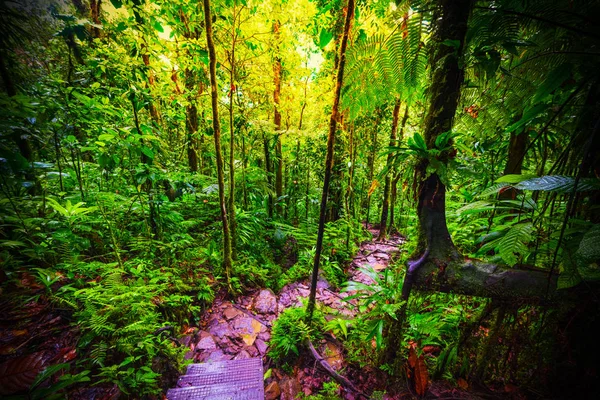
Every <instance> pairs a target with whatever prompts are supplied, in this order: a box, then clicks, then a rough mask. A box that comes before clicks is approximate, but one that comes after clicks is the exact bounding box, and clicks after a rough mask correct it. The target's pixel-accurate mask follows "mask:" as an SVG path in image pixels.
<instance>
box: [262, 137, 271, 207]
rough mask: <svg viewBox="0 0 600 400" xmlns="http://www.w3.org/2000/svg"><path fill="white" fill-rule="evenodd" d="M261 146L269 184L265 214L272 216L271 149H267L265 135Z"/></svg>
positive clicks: (267, 142) (267, 141) (267, 143)
mask: <svg viewBox="0 0 600 400" xmlns="http://www.w3.org/2000/svg"><path fill="white" fill-rule="evenodd" d="M263 148H264V151H265V172H266V174H267V183H268V184H269V197H268V198H267V215H268V216H269V218H273V195H272V194H271V188H272V185H273V182H272V181H273V179H272V175H273V173H272V172H271V167H272V164H271V151H270V149H269V138H268V136H267V135H264V136H263Z"/></svg>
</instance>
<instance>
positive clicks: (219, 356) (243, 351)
mask: <svg viewBox="0 0 600 400" xmlns="http://www.w3.org/2000/svg"><path fill="white" fill-rule="evenodd" d="M371 234H372V235H373V237H376V235H377V231H375V230H371ZM403 242H404V239H403V238H402V237H400V236H392V237H390V238H389V239H388V240H385V241H381V242H380V241H375V240H371V241H366V242H364V243H362V244H361V246H360V249H359V251H358V253H357V254H356V256H355V257H354V259H353V260H352V262H351V263H350V265H349V266H348V270H347V274H348V279H349V280H353V281H358V282H363V283H365V284H369V283H372V281H371V278H369V277H368V276H366V275H365V274H363V273H361V272H360V270H359V268H360V267H364V266H366V265H370V266H371V267H372V268H374V269H375V270H377V271H381V270H383V269H385V268H386V267H387V266H388V265H389V263H390V261H391V260H392V258H393V257H394V255H395V254H396V253H397V252H398V248H399V246H400V245H401V244H402V243H403ZM308 294H309V282H308V280H305V281H300V282H295V283H291V284H288V285H286V286H285V287H284V288H283V289H282V290H281V292H280V293H279V294H277V295H276V294H274V293H273V292H272V291H270V290H267V289H262V290H256V291H254V292H251V293H249V294H246V295H243V296H240V297H238V298H236V299H235V300H234V301H227V300H223V299H217V300H215V301H214V302H213V304H212V307H211V308H210V309H208V310H206V312H205V313H204V315H203V316H202V319H201V321H202V322H201V324H200V326H199V327H192V328H190V329H189V330H188V334H186V335H185V336H183V337H182V338H181V343H182V344H183V345H185V346H187V347H189V349H190V351H189V352H188V353H187V356H186V357H187V358H188V359H193V361H194V362H206V361H221V360H232V359H236V360H239V359H246V358H251V357H262V358H263V364H264V366H265V371H266V370H268V368H269V367H270V365H271V362H270V360H269V358H268V356H267V355H266V354H267V352H268V349H269V345H268V343H269V340H270V339H271V326H272V322H273V321H274V320H275V319H276V318H277V316H278V315H279V313H281V312H282V311H283V310H284V309H286V308H288V307H293V306H300V305H301V299H303V298H307V297H308ZM350 294H351V293H346V292H340V291H335V290H333V289H332V288H331V287H330V286H329V284H328V283H327V282H326V281H325V280H323V279H320V280H319V282H318V285H317V301H318V302H320V303H322V304H324V305H326V306H329V307H331V308H333V309H336V310H338V311H340V312H341V313H343V314H345V315H347V316H353V315H354V310H355V309H356V307H353V304H349V302H348V301H344V298H345V297H347V296H349V295H350ZM328 345H329V346H330V349H329V350H330V351H329V352H328V353H329V354H333V357H332V359H331V360H329V361H330V364H331V365H332V366H333V367H334V368H335V367H336V366H338V367H341V366H342V364H343V360H342V359H341V357H340V356H339V353H341V349H337V351H336V349H335V348H333V349H332V348H331V344H329V343H328ZM336 354H338V355H337V356H336ZM314 369H315V368H313V371H312V373H313V374H312V375H314ZM273 372H274V373H273V378H272V379H270V380H269V381H268V382H269V385H268V386H267V388H266V391H265V396H266V398H267V399H277V398H280V399H282V400H284V399H293V398H294V397H295V395H296V394H297V393H299V392H300V391H303V392H304V393H305V394H310V393H313V391H314V390H317V388H316V387H315V386H320V385H321V383H322V380H321V381H320V382H319V379H314V376H313V379H312V380H311V379H310V376H309V375H311V371H304V370H299V371H298V370H296V371H295V374H294V376H290V375H286V374H284V373H283V372H281V371H278V370H273ZM300 382H302V384H301V383H300Z"/></svg>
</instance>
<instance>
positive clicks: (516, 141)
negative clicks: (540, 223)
mask: <svg viewBox="0 0 600 400" xmlns="http://www.w3.org/2000/svg"><path fill="white" fill-rule="evenodd" d="M526 149H527V133H526V132H521V133H520V134H517V133H516V132H515V131H512V132H511V133H510V142H509V144H508V159H507V160H506V167H504V175H510V174H517V175H518V174H520V173H521V170H522V168H523V159H524V158H525V150H526ZM517 193H518V191H517V189H515V188H512V187H510V188H507V189H506V190H504V191H503V192H501V193H500V194H499V195H498V199H500V200H514V199H516V198H517Z"/></svg>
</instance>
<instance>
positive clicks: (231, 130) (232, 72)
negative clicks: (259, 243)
mask: <svg viewBox="0 0 600 400" xmlns="http://www.w3.org/2000/svg"><path fill="white" fill-rule="evenodd" d="M236 6H237V4H236V2H235V1H234V3H233V25H232V27H231V54H230V57H231V59H230V62H229V66H230V68H229V204H228V206H229V227H230V229H231V255H232V257H233V258H234V259H236V258H237V254H236V235H235V231H236V228H237V226H236V222H235V157H234V153H235V132H234V125H235V124H234V121H233V98H234V97H233V96H234V94H235V93H236V91H237V88H236V87H235V43H236V40H237V33H236V31H237V27H236V18H237V17H236Z"/></svg>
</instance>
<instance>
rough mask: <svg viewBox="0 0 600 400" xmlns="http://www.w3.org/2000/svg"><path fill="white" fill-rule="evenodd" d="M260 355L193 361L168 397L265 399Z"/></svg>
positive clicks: (188, 399)
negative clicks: (194, 362)
mask: <svg viewBox="0 0 600 400" xmlns="http://www.w3.org/2000/svg"><path fill="white" fill-rule="evenodd" d="M264 398H265V395H264V381H263V365H262V359H260V358H248V359H243V360H227V361H216V362H206V363H202V364H190V365H189V366H188V368H187V372H186V374H185V375H183V376H181V377H179V381H178V382H177V388H175V389H169V391H168V392H167V399H168V400H263V399H264Z"/></svg>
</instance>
